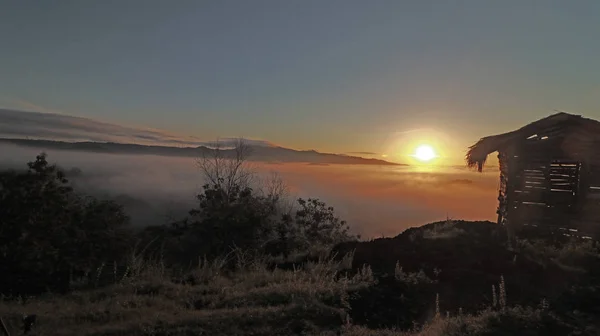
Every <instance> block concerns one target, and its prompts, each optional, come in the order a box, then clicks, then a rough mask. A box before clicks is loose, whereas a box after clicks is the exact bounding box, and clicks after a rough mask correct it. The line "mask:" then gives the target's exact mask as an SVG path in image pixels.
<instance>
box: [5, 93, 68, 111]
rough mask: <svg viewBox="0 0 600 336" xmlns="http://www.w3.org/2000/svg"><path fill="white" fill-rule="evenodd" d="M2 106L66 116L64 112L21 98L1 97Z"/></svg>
mask: <svg viewBox="0 0 600 336" xmlns="http://www.w3.org/2000/svg"><path fill="white" fill-rule="evenodd" d="M0 106H2V107H4V108H7V109H16V110H24V111H32V112H40V113H51V114H59V115H64V114H65V113H64V112H63V111H60V110H57V109H53V108H48V107H47V106H43V105H40V104H37V103H34V102H31V101H29V100H27V99H21V98H14V97H13V98H7V97H0Z"/></svg>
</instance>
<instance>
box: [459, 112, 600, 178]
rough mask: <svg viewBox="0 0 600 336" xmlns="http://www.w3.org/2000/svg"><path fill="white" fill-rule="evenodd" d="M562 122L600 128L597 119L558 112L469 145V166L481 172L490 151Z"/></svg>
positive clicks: (591, 128) (594, 128) (592, 128)
mask: <svg viewBox="0 0 600 336" xmlns="http://www.w3.org/2000/svg"><path fill="white" fill-rule="evenodd" d="M562 123H570V124H575V125H577V126H581V127H584V128H588V129H590V130H592V131H597V130H600V123H599V122H598V121H596V120H592V119H588V118H583V117H582V116H579V115H573V114H569V113H565V112H560V113H556V114H553V115H550V116H548V117H546V118H543V119H540V120H537V121H534V122H532V123H530V124H527V125H525V126H523V127H521V128H519V129H518V130H515V131H512V132H508V133H503V134H498V135H493V136H487V137H484V138H481V139H479V141H477V143H475V144H474V145H472V146H470V147H469V150H468V151H467V154H466V155H465V160H466V162H467V167H469V168H474V167H477V170H478V171H479V172H481V171H482V170H483V166H484V165H485V162H486V160H487V156H488V155H489V154H490V153H493V152H496V151H498V150H501V149H502V148H505V147H506V146H507V145H509V144H511V143H513V142H514V141H515V140H517V139H522V138H527V137H529V136H531V135H533V134H537V133H539V132H542V133H543V132H544V131H547V130H548V129H550V128H552V127H555V126H557V125H560V124H562Z"/></svg>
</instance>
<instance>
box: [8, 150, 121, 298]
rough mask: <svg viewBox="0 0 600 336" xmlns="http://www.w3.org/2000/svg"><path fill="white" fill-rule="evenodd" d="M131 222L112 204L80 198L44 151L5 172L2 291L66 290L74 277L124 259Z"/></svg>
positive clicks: (19, 293)
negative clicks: (20, 167) (23, 168)
mask: <svg viewBox="0 0 600 336" xmlns="http://www.w3.org/2000/svg"><path fill="white" fill-rule="evenodd" d="M128 222H129V218H128V216H127V215H126V214H125V213H124V211H123V208H122V207H121V206H120V205H118V204H116V203H114V202H111V201H99V200H96V199H94V198H91V197H82V196H80V195H77V194H76V193H75V192H74V191H73V189H72V188H71V186H70V185H69V181H68V180H67V179H66V178H65V175H64V173H63V172H62V171H61V170H59V169H58V168H57V167H56V166H54V165H49V164H48V162H47V161H46V155H45V154H44V153H42V154H40V155H38V156H37V157H36V160H35V161H34V162H29V163H28V169H27V170H26V171H24V172H17V171H4V172H1V173H0V265H1V266H0V269H1V271H0V273H1V274H2V278H1V280H0V284H1V287H0V292H1V293H2V294H15V295H21V294H28V293H39V292H42V291H44V290H46V289H47V288H49V289H51V290H56V291H66V290H68V288H69V281H70V277H71V275H72V274H78V273H79V274H83V273H85V272H89V271H90V270H91V269H92V268H93V267H95V266H96V265H98V264H99V263H101V262H106V261H113V260H117V258H120V257H121V256H122V255H123V253H124V251H125V249H126V248H127V246H128V245H129V243H128V237H129V236H128V234H127V232H126V231H124V230H123V229H124V228H125V226H126V225H127V224H128Z"/></svg>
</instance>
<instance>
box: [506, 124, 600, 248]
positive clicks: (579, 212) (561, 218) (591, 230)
mask: <svg viewBox="0 0 600 336" xmlns="http://www.w3.org/2000/svg"><path fill="white" fill-rule="evenodd" d="M567 130H568V129H563V130H560V129H559V128H556V129H553V130H551V132H549V133H545V134H540V135H537V136H534V137H531V138H529V139H527V140H525V141H523V142H522V143H521V144H520V145H519V146H518V147H517V148H516V149H515V150H513V151H512V152H511V153H505V154H503V155H500V156H499V158H503V159H504V160H503V161H505V164H504V166H508V167H509V169H506V170H508V172H507V175H506V176H508V177H509V178H508V179H506V178H504V177H502V176H503V172H502V164H501V188H502V180H506V185H505V187H504V193H505V195H504V198H505V200H506V205H505V206H504V207H505V209H504V210H503V217H504V219H503V221H509V222H511V223H512V224H511V225H516V226H517V227H518V226H519V225H533V226H538V227H540V226H541V227H547V228H551V229H556V228H560V229H562V230H565V231H566V232H574V231H578V234H580V235H588V234H589V235H594V236H595V235H598V237H600V139H598V140H596V138H599V137H600V136H599V135H596V134H594V135H592V134H585V135H582V134H581V133H577V132H574V133H572V132H571V133H567ZM571 131H572V130H571ZM500 194H501V195H502V190H501V191H500ZM501 208H502V205H501V204H500V206H499V212H500V210H502V209H501ZM499 219H500V218H499Z"/></svg>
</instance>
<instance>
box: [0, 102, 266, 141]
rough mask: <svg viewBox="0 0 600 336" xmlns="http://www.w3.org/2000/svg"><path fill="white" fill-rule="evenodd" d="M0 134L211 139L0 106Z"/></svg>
mask: <svg viewBox="0 0 600 336" xmlns="http://www.w3.org/2000/svg"><path fill="white" fill-rule="evenodd" d="M21 104H22V105H23V106H28V107H30V108H32V109H34V108H35V109H38V110H39V109H43V108H42V107H39V106H36V105H33V104H29V103H27V102H24V101H23V102H21ZM0 136H1V137H15V138H24V137H28V138H35V139H50V140H61V141H96V142H119V143H133V144H142V145H166V146H190V147H197V146H208V145H211V144H212V143H213V141H206V140H203V139H200V138H198V137H193V136H179V135H175V134H172V133H169V132H166V131H163V130H158V129H151V128H141V127H130V126H121V125H116V124H111V123H106V122H100V121H96V120H93V119H89V118H82V117H73V116H69V115H63V114H56V113H50V112H49V111H46V112H24V111H19V110H10V109H0ZM233 140H234V139H233V138H223V139H220V141H221V142H222V143H223V145H225V146H227V145H228V144H231V143H233ZM245 140H246V142H247V143H249V144H251V145H255V146H273V144H271V143H270V142H267V141H264V140H256V139H245Z"/></svg>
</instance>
